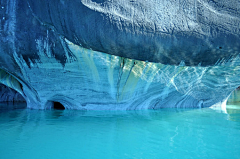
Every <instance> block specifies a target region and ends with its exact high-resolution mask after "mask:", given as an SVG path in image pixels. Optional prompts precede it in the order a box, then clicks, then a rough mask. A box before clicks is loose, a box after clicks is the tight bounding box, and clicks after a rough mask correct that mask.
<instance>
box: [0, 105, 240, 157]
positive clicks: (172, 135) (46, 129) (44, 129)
mask: <svg viewBox="0 0 240 159" xmlns="http://www.w3.org/2000/svg"><path fill="white" fill-rule="evenodd" d="M239 119H240V114H239V111H238V110H235V109H229V110H228V114H226V113H224V112H221V111H216V110H212V109H210V108H203V109H160V110H137V111H80V110H31V109H17V110H11V111H8V112H6V111H5V112H4V113H0V129H1V131H0V150H2V149H5V151H4V152H3V151H2V153H1V152H0V155H1V156H4V157H5V158H10V157H11V156H10V154H13V153H10V152H11V150H10V149H8V148H7V149H6V148H5V147H9V148H10V147H12V148H14V149H15V151H16V154H22V155H20V158H21V157H22V158H24V157H25V158H27V157H29V156H28V155H29V152H27V151H26V152H25V153H23V152H22V151H21V153H19V152H20V150H21V149H27V148H29V147H30V148H31V152H32V153H34V154H38V152H46V153H45V154H49V155H52V156H49V158H51V157H54V156H55V158H58V157H60V156H58V155H60V154H56V153H55V154H54V152H59V151H64V153H61V155H62V156H61V157H62V158H63V157H66V158H67V155H73V153H75V155H85V156H84V158H94V156H95V157H96V156H98V157H99V158H126V156H127V157H129V158H134V157H135V158H161V157H162V158H178V157H179V156H178V155H179V154H181V156H185V157H186V156H187V155H189V156H188V157H190V158H191V157H193V156H194V157H196V156H199V157H209V158H211V157H213V158H214V157H216V156H214V155H212V156H211V154H213V153H214V152H216V154H217V155H219V156H221V157H222V158H225V157H226V156H228V157H229V156H232V155H233V154H234V155H235V156H238V155H239V153H238V152H239V148H240V145H239V142H240V139H239V138H238V135H239V132H240V121H239ZM237 134H238V135H237ZM3 143H4V145H3ZM33 143H37V144H34V145H35V146H34V147H33V146H32V145H33ZM66 145H71V146H70V147H69V148H68V147H67V146H66ZM104 155H105V156H104ZM36 156H41V154H38V155H36ZM106 156H108V157H106ZM18 157H19V156H18ZM42 157H43V156H42ZM188 157H187V158H188ZM12 158H14V156H12ZM15 158H16V156H15ZM39 158H40V157H39ZM183 158H184V157H183Z"/></svg>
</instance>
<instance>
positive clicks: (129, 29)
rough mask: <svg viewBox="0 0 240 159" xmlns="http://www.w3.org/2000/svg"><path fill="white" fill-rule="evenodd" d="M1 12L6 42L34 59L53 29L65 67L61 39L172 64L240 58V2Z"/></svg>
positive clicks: (138, 2)
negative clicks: (40, 41)
mask: <svg viewBox="0 0 240 159" xmlns="http://www.w3.org/2000/svg"><path fill="white" fill-rule="evenodd" d="M1 7H2V8H0V10H1V12H0V15H1V22H0V23H1V31H0V34H1V36H2V38H1V41H7V40H8V39H10V38H14V40H13V41H15V42H14V45H15V47H16V49H17V50H18V53H21V54H24V55H26V56H27V57H26V56H25V58H30V59H37V58H38V57H37V55H33V54H34V52H35V50H36V48H35V47H34V45H33V43H34V42H35V39H37V38H38V37H39V36H41V37H45V36H47V35H46V34H47V31H48V30H49V32H48V36H49V39H50V40H51V41H52V45H54V47H52V49H53V50H54V51H53V52H54V54H56V58H57V59H59V60H60V61H61V62H62V63H63V64H64V63H65V59H66V57H64V56H63V53H61V52H62V46H61V44H58V43H60V42H59V40H57V39H58V38H59V36H60V37H66V38H67V39H69V40H70V41H72V42H73V43H75V44H78V45H81V46H82V47H84V48H87V49H92V50H94V51H100V52H103V53H108V54H112V55H117V56H122V57H127V58H132V59H137V60H143V61H150V62H157V63H158V62H160V63H162V64H172V65H179V64H180V63H181V61H184V62H185V64H186V65H188V66H197V65H199V64H201V66H212V65H214V64H215V63H216V62H218V61H228V60H229V59H232V58H233V57H235V56H236V55H238V54H239V53H240V45H239V40H240V1H239V0H211V1H207V0H167V1H166V0H159V1H156V0H149V1H145V0H114V1H113V0H81V1H80V0H78V1H77V0H71V1H70V0H51V1H48V0H41V1H35V0H21V1H18V0H10V1H8V2H6V1H5V0H1ZM13 32H14V35H13V34H12V33H13ZM7 49H8V50H9V48H7ZM9 52H10V54H11V51H9Z"/></svg>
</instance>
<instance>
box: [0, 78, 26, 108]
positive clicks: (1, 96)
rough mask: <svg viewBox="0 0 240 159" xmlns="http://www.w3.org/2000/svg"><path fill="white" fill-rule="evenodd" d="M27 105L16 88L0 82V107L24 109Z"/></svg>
mask: <svg viewBox="0 0 240 159" xmlns="http://www.w3.org/2000/svg"><path fill="white" fill-rule="evenodd" d="M26 107H27V103H26V100H25V99H24V97H23V96H22V95H21V94H20V93H19V92H17V91H16V90H14V89H12V88H10V87H8V86H6V85H4V84H1V83H0V109H1V110H5V109H7V110H11V109H24V108H26Z"/></svg>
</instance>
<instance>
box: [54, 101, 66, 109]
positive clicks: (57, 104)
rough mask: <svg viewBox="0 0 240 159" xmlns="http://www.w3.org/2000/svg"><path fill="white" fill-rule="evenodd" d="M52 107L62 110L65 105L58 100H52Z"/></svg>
mask: <svg viewBox="0 0 240 159" xmlns="http://www.w3.org/2000/svg"><path fill="white" fill-rule="evenodd" d="M53 109H57V110H64V109H65V107H64V106H63V105H62V104H61V103H60V102H53Z"/></svg>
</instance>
